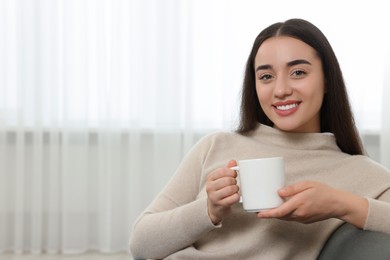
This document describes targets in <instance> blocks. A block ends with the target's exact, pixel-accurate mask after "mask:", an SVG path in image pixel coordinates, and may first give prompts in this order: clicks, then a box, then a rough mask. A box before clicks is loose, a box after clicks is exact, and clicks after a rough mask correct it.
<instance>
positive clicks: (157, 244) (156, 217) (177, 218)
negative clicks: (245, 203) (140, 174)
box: [130, 140, 218, 259]
mask: <svg viewBox="0 0 390 260" xmlns="http://www.w3.org/2000/svg"><path fill="white" fill-rule="evenodd" d="M208 147H209V142H208V141H207V140H201V141H200V142H199V143H198V144H197V145H195V146H194V148H193V149H192V150H191V151H190V152H189V154H188V155H187V156H186V158H185V159H184V160H183V161H182V163H181V164H180V166H179V167H178V169H177V171H176V173H175V174H174V176H173V178H172V179H171V180H170V182H169V183H168V185H167V186H166V187H165V188H164V189H163V191H162V192H161V193H160V194H159V195H158V196H157V198H156V199H155V200H154V201H153V202H152V203H151V205H150V206H149V207H148V208H147V209H146V210H145V211H144V212H143V213H142V214H141V216H140V217H139V218H138V220H137V221H136V223H135V225H134V227H133V231H132V234H131V237H130V251H131V253H132V255H133V257H135V258H153V259H161V258H164V257H166V256H168V255H170V254H172V253H174V252H177V251H179V250H181V249H183V248H185V247H188V246H189V245H191V244H193V243H194V242H195V241H196V240H198V239H199V237H200V236H201V235H202V234H204V233H206V232H208V231H210V230H213V229H215V228H218V226H215V225H213V223H212V222H211V220H210V218H209V216H208V212H207V197H206V196H204V195H203V196H199V192H200V189H201V188H202V185H201V183H200V182H201V180H202V178H201V177H202V169H203V168H202V166H203V162H204V160H205V156H206V155H207V152H208Z"/></svg>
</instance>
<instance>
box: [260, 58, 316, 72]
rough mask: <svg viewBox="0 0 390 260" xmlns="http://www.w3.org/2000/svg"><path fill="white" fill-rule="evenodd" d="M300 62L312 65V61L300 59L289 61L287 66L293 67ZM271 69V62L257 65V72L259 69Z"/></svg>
mask: <svg viewBox="0 0 390 260" xmlns="http://www.w3.org/2000/svg"><path fill="white" fill-rule="evenodd" d="M299 64H308V65H311V63H310V62H309V61H307V60H304V59H298V60H292V61H289V62H287V67H292V66H295V65H299ZM269 69H272V66H271V65H269V64H264V65H259V66H257V68H256V70H255V72H257V71H259V70H269Z"/></svg>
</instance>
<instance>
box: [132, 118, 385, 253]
mask: <svg viewBox="0 0 390 260" xmlns="http://www.w3.org/2000/svg"><path fill="white" fill-rule="evenodd" d="M272 156H283V157H284V158H285V167H286V183H287V184H291V183H294V182H297V181H301V180H316V181H322V182H325V183H328V184H330V185H332V186H334V187H338V188H341V189H344V190H348V191H350V192H353V193H355V194H359V195H361V196H364V197H367V198H369V214H368V217H367V220H366V224H365V229H368V230H375V231H382V232H387V233H390V191H389V188H390V172H389V170H387V169H385V168H383V167H382V166H380V165H379V164H377V163H375V162H374V161H372V160H371V159H369V158H368V157H365V156H351V155H348V154H345V153H343V152H341V151H340V149H339V148H338V146H337V145H336V142H335V138H334V136H333V135H332V134H328V133H326V134H324V133H309V134H294V133H285V132H282V131H279V130H277V129H274V128H271V127H268V126H265V125H261V126H259V127H258V128H257V130H256V131H254V133H253V134H252V135H251V136H242V135H239V134H236V133H221V132H219V133H213V134H210V135H208V136H206V137H204V138H203V139H202V140H200V141H199V142H198V144H197V145H195V146H194V147H193V149H192V150H191V151H190V152H189V154H188V155H187V156H186V158H185V159H184V160H183V162H182V163H181V165H180V166H179V168H178V169H177V172H176V173H175V174H174V176H173V178H172V179H171V181H170V182H169V183H168V185H167V186H166V187H165V188H164V189H163V191H162V192H161V193H160V194H159V195H158V196H157V198H156V199H155V200H154V201H153V202H152V203H151V205H150V206H149V207H148V208H147V209H146V210H145V211H144V212H143V213H142V215H141V216H140V217H139V219H138V220H137V222H136V224H135V225H134V229H133V231H132V234H131V238H130V251H131V253H132V254H133V256H134V258H151V259H162V258H166V259H273V260H275V259H315V258H316V257H317V256H318V254H319V252H320V250H321V248H322V246H323V245H324V243H325V242H326V240H327V238H328V237H329V235H330V234H331V233H332V232H333V231H334V230H335V229H336V228H337V227H338V226H339V225H340V224H341V223H342V222H341V221H340V220H338V219H329V220H325V221H320V222H316V223H313V224H301V223H297V222H290V221H282V220H278V219H258V218H257V217H256V214H255V213H248V212H246V211H244V210H243V208H242V205H241V204H240V203H237V204H236V205H234V206H233V208H232V214H231V215H229V217H227V218H225V219H224V220H223V222H222V224H221V225H219V226H215V225H213V224H212V223H211V221H210V219H209V216H208V214H207V194H206V192H205V180H206V176H207V174H209V173H210V172H212V171H213V170H214V169H216V168H219V167H225V166H226V164H227V162H228V161H229V160H231V159H235V160H240V159H251V158H261V157H272ZM371 198H373V199H371ZM378 198H379V199H380V200H377V199H378ZM383 201H386V202H383Z"/></svg>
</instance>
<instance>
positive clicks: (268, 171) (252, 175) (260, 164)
mask: <svg viewBox="0 0 390 260" xmlns="http://www.w3.org/2000/svg"><path fill="white" fill-rule="evenodd" d="M237 163H238V166H235V167H232V168H231V169H233V170H236V171H238V177H239V181H240V191H241V196H242V203H243V207H244V209H245V210H246V211H249V212H259V211H261V210H265V209H270V208H275V207H278V206H279V205H280V204H282V202H283V200H282V199H281V198H280V197H279V195H278V193H277V190H278V189H280V188H282V187H283V186H284V159H283V157H271V158H260V159H250V160H239V161H238V162H237Z"/></svg>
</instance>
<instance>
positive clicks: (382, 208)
mask: <svg viewBox="0 0 390 260" xmlns="http://www.w3.org/2000/svg"><path fill="white" fill-rule="evenodd" d="M368 205H369V206H368V215H367V219H366V223H365V225H364V229H365V230H371V231H379V232H384V233H389V234H390V190H387V191H386V192H384V193H383V194H382V195H381V196H380V197H379V198H378V199H372V198H369V199H368Z"/></svg>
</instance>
